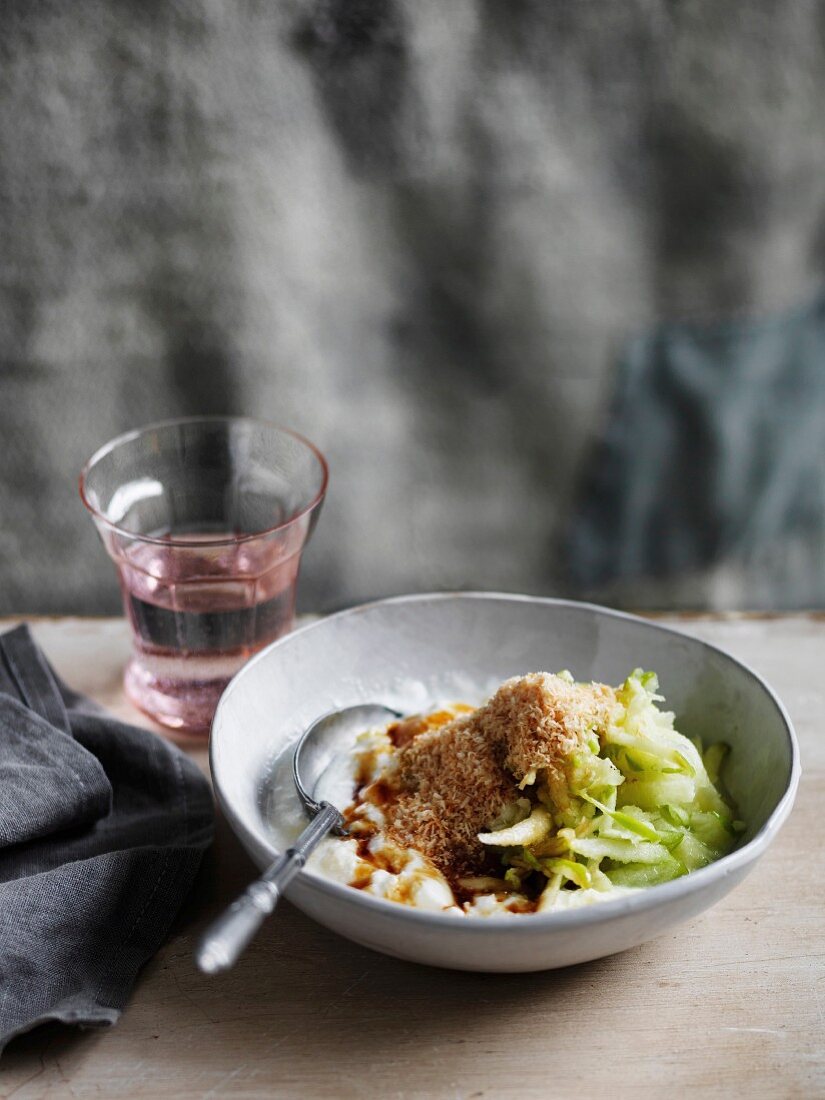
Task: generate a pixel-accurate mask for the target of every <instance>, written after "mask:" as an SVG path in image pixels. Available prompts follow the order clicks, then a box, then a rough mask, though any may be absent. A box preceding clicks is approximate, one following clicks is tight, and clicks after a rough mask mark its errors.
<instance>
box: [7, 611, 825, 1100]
mask: <svg viewBox="0 0 825 1100" xmlns="http://www.w3.org/2000/svg"><path fill="white" fill-rule="evenodd" d="M664 621H666V622H671V621H672V623H673V625H675V626H677V627H678V628H680V629H683V630H685V631H686V632H688V633H690V634H694V635H696V636H698V637H701V638H703V639H705V640H707V641H711V642H714V643H716V644H718V645H721V646H723V647H725V648H726V649H728V650H730V651H731V652H732V653H734V654H735V655H736V656H737V657H740V658H741V659H743V660H745V661H746V662H747V663H748V664H750V665H752V666H753V667H754V668H756V669H757V670H758V671H760V672H761V673H763V674H764V675H765V676H766V677H767V678H768V679H769V680H770V682H771V683H772V684H773V685H774V687H775V688H776V689H777V691H778V692H779V694H780V695H781V697H782V698H783V700H784V701H785V703H786V705H787V707H788V709H789V711H790V714H791V716H792V718H793V720H794V723H795V725H796V729H797V732H798V734H799V737H800V742H801V746H802V767H803V775H802V784H801V787H800V791H799V797H798V801H797V805H796V808H795V810H794V813H793V814H792V816H791V819H790V821H789V822H788V824H787V825H786V826H785V828H784V829H783V831H782V833H781V835H780V837H779V839H778V841H777V843H776V844H775V845H774V846H773V848H772V849H771V850H770V852H769V853H768V854H767V855H766V856H765V858H764V859H763V861H762V862H761V863H760V864H759V866H758V867H757V869H756V870H755V872H754V873H753V874H752V875H751V876H750V878H749V879H748V880H747V881H746V882H745V883H744V884H743V885H742V886H740V887H739V888H738V889H737V890H735V891H734V892H733V894H731V895H730V896H729V897H728V898H726V899H725V900H724V901H722V902H721V903H720V904H719V905H717V906H716V907H715V908H714V909H712V910H711V911H710V912H708V913H706V914H705V915H704V916H702V917H701V918H699V919H697V920H694V921H693V922H691V923H689V924H687V925H684V926H682V927H681V928H678V929H676V931H674V932H672V933H669V934H667V935H665V936H663V937H662V938H661V939H659V940H656V941H654V942H653V943H649V944H646V945H644V946H642V947H639V948H636V949H634V950H632V951H627V952H625V953H624V954H621V955H616V956H614V957H612V958H608V959H602V960H600V961H597V962H593V963H587V964H584V965H581V966H577V967H572V968H569V969H566V970H561V971H549V972H546V973H540V974H525V975H483V974H464V973H453V972H449V971H439V970H432V969H427V968H424V967H419V966H415V965H412V964H409V963H403V962H398V961H396V960H394V959H389V958H384V957H382V956H380V955H376V954H374V953H372V952H370V951H368V950H366V949H365V948H362V947H358V946H356V945H354V944H351V943H349V942H347V941H345V940H342V939H340V938H338V937H337V936H335V935H333V934H332V933H331V932H328V931H326V930H325V929H323V928H320V927H319V926H318V925H316V924H313V923H312V921H310V920H309V919H308V918H307V917H305V916H304V915H303V914H302V913H299V912H298V911H297V910H295V909H293V908H292V907H291V906H289V905H288V904H285V905H284V906H283V908H282V909H280V910H279V912H278V914H277V916H276V917H275V918H274V919H273V920H272V921H270V922H269V924H268V925H267V926H266V927H265V929H264V931H263V933H262V934H261V935H260V937H259V938H258V940H257V941H256V943H255V944H254V946H253V947H252V948H251V949H250V950H249V951H248V953H247V954H246V956H245V957H244V958H243V959H242V960H241V962H240V963H239V965H238V966H237V967H236V969H235V970H234V971H232V972H231V973H229V974H227V975H225V976H222V977H219V978H206V977H204V976H202V975H201V974H199V973H198V972H197V971H196V970H195V967H194V965H193V962H192V946H193V943H194V941H195V938H196V936H197V935H198V933H199V931H200V930H201V929H202V927H203V926H204V923H205V922H206V920H208V919H209V917H210V916H212V915H213V914H214V913H215V912H216V911H217V909H218V908H219V907H221V906H223V905H224V903H225V902H226V901H228V900H229V899H230V898H231V897H232V896H233V895H234V894H235V893H236V892H237V891H238V890H239V889H240V888H241V887H242V886H243V885H244V884H245V882H246V881H247V879H248V877H249V876H250V875H251V874H252V872H253V868H252V866H251V864H250V862H249V861H248V859H247V858H246V856H245V855H244V853H243V851H242V850H241V848H240V846H239V844H238V843H237V841H236V840H235V839H234V837H233V836H232V835H231V834H230V832H229V830H228V828H227V827H226V825H225V824H224V823H223V822H219V825H218V834H217V840H216V844H215V847H214V850H213V851H212V852H211V853H210V855H209V856H208V858H207V859H206V861H205V864H204V867H203V869H202V872H201V874H200V878H199V881H198V883H197V886H196V889H195V891H194V893H193V896H192V897H191V899H190V901H189V903H188V904H187V906H186V909H185V911H184V912H183V913H182V914H181V917H180V920H179V921H178V926H177V928H176V931H175V934H174V935H173V936H172V938H171V939H170V941H169V942H168V943H167V944H166V946H165V947H164V948H163V949H162V950H161V951H160V952H159V953H158V955H157V956H156V958H155V959H154V960H153V961H152V962H150V963H149V965H148V966H147V967H146V968H145V970H144V971H143V973H142V975H141V977H140V979H139V982H138V985H137V988H136V989H135V991H134V995H133V997H132V1000H131V1002H130V1004H129V1005H128V1007H127V1009H126V1012H125V1013H124V1015H123V1017H122V1019H121V1021H120V1023H119V1024H118V1025H117V1026H116V1027H114V1028H111V1029H107V1030H103V1031H85V1032H82V1031H78V1030H72V1029H70V1028H67V1027H63V1026H60V1025H47V1026H46V1027H44V1028H41V1029H39V1030H37V1031H35V1032H32V1033H30V1034H28V1035H25V1036H22V1037H21V1038H19V1039H17V1040H15V1041H14V1042H13V1043H12V1044H11V1045H10V1046H9V1047H8V1049H7V1052H6V1054H5V1056H4V1057H3V1059H2V1061H0V1096H3V1097H10V1096H14V1097H16V1098H19V1100H24V1098H31V1100H34V1098H37V1097H49V1098H52V1097H64V1096H73V1097H81V1098H82V1097H105V1098H109V1097H129V1098H131V1097H147V1098H149V1097H151V1098H152V1100H159V1098H165V1097H175V1098H176V1100H188V1098H206V1097H219V1096H242V1097H257V1096H285V1097H292V1096H295V1097H344V1098H346V1097H353V1098H354V1097H359V1098H361V1097H380V1098H385V1097H386V1098H388V1097H431V1096H432V1097H467V1098H470V1097H474V1098H481V1097H491V1098H492V1097H501V1096H512V1097H552V1096H559V1097H569V1096H580V1097H591V1096H592V1097H596V1096H600V1095H604V1096H609V1097H617V1098H622V1097H633V1098H634V1100H635V1098H641V1097H661V1096H665V1095H667V1096H674V1097H678V1096H682V1095H686V1094H687V1093H688V1092H689V1091H690V1092H691V1093H692V1094H693V1096H695V1097H696V1096H698V1097H705V1096H730V1097H748V1098H752V1097H763V1096H764V1097H785V1096H787V1097H813V1096H825V1043H824V1042H823V1039H825V1034H824V1032H823V1020H825V1015H824V1014H823V1007H824V1006H825V987H823V982H824V981H825V962H824V960H825V891H823V881H825V874H823V872H824V871H825V856H823V851H825V846H823V844H822V825H821V822H822V811H823V808H825V728H823V726H824V725H825V720H824V719H823V715H825V620H823V618H822V617H821V616H813V615H808V616H805V615H795V616H787V617H770V618H764V617H749V616H728V617H710V616H707V617H702V616H699V617H696V616H691V617H682V618H679V617H672V619H665V620H664ZM0 625H3V624H0ZM6 625H11V623H8V624H6ZM35 632H36V634H37V637H38V639H39V640H40V642H41V644H42V645H43V647H44V648H45V650H46V652H47V653H48V655H49V656H50V657H51V659H52V660H53V662H54V664H55V665H56V667H57V669H58V671H59V672H60V673H61V674H62V675H63V676H64V677H65V679H66V680H68V682H69V683H71V684H72V685H73V686H74V687H76V688H79V689H81V690H83V691H85V692H87V693H89V694H90V695H92V696H94V697H95V698H96V699H98V700H99V701H100V702H102V703H104V704H105V705H106V706H108V707H110V708H111V709H112V710H114V711H116V712H117V713H118V714H119V715H120V716H122V717H125V718H127V719H129V720H131V721H134V722H138V721H144V724H146V722H145V720H142V719H140V717H139V716H138V715H137V714H136V713H135V712H134V711H133V710H132V709H131V708H130V707H129V705H128V703H126V702H125V700H124V699H123V696H122V694H121V691H120V682H119V676H120V669H121V667H122V664H123V661H124V659H125V656H126V652H127V646H128V639H127V633H126V627H125V624H124V623H123V622H122V621H120V620H82V619H63V620H41V621H38V622H37V623H36V624H35ZM188 751H191V752H192V755H193V756H194V757H195V758H196V759H197V761H198V762H199V763H200V764H201V766H202V767H203V768H204V769H206V767H207V764H206V751H205V747H199V748H194V749H190V750H188Z"/></svg>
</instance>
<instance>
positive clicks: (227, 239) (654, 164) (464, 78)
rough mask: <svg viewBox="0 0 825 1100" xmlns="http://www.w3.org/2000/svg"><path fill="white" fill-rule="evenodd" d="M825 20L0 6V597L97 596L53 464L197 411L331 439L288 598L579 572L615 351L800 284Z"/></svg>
mask: <svg viewBox="0 0 825 1100" xmlns="http://www.w3.org/2000/svg"><path fill="white" fill-rule="evenodd" d="M824 26H825V7H823V5H822V4H821V3H814V2H808V0H794V3H792V4H788V3H787V2H784V0H776V2H767V0H750V2H740V0H728V2H726V3H719V2H718V0H701V2H687V0H686V2H683V3H678V4H676V3H671V2H664V0H627V2H623V3H615V0H591V2H588V3H573V2H561V0H506V2H505V0H498V2H496V0H450V2H449V3H444V2H443V0H321V2H319V0H311V2H306V3H299V2H297V0H281V2H279V3H277V4H272V3H264V2H257V3H253V2H245V3H229V2H220V0H204V2H194V0H189V2H177V3H173V2H140V3H127V2H125V0H120V2H117V0H114V2H113V0H107V2H96V0H74V2H73V3H71V4H65V3H49V2H37V3H31V2H30V0H5V2H4V3H3V5H2V6H1V7H0V337H2V339H1V340H0V363H1V364H2V365H1V366H0V370H2V376H1V377H2V381H1V382H0V386H2V389H1V390H0V447H2V464H1V465H0V520H1V521H2V522H0V578H2V583H0V611H2V612H11V611H50V612H66V611H80V610H82V611H86V612H95V611H111V610H114V609H115V608H116V607H117V593H116V588H115V584H114V577H113V575H112V573H111V571H110V569H109V567H108V564H107V562H106V559H105V557H104V555H103V551H102V550H101V549H100V548H99V547H98V545H97V542H96V536H95V534H94V531H93V528H92V525H91V523H90V522H89V521H88V519H87V517H86V516H85V514H84V512H83V509H82V507H81V505H80V502H79V500H78V497H77V494H76V474H77V471H78V469H79V467H80V465H81V464H82V462H83V460H84V459H85V458H86V457H87V456H88V454H89V453H91V451H92V450H94V449H95V448H96V447H97V446H98V445H99V444H100V443H102V442H103V441H105V440H106V439H107V438H109V437H110V436H112V435H114V434H116V433H118V432H120V431H122V430H124V429H126V428H128V427H132V426H135V425H137V424H140V423H143V422H147V421H151V420H154V419H160V418H165V417H169V416H172V415H178V414H183V413H196V412H245V413H253V414H258V415H261V416H265V417H268V418H271V419H274V420H276V421H279V422H282V423H285V424H289V425H292V426H294V427H296V428H298V429H299V430H301V431H303V432H304V433H306V434H307V435H309V436H310V437H311V438H312V439H313V440H315V441H316V442H317V443H318V444H319V445H320V446H321V447H322V448H323V449H324V450H325V451H326V453H327V455H328V457H329V460H330V464H331V468H332V481H331V488H330V495H329V498H328V502H327V505H326V509H325V513H324V514H323V515H322V517H321V522H320V524H319V527H318V530H317V533H316V537H315V540H314V544H313V546H312V547H311V549H310V552H309V554H308V556H307V560H306V568H305V573H304V582H303V589H302V595H303V605H304V608H305V609H316V608H325V607H334V606H340V605H343V604H345V603H349V602H353V601H355V600H358V599H361V598H365V597H371V596H377V595H381V594H389V593H395V592H401V591H411V590H416V589H428V588H433V587H449V586H465V587H466V586H479V587H489V588H502V589H508V590H527V591H532V592H540V593H557V592H560V591H570V590H571V589H570V583H569V582H568V581H567V580H566V579H565V578H566V577H567V575H568V571H567V566H566V564H565V562H564V560H563V556H562V554H561V553H560V549H559V548H560V545H561V543H562V540H563V536H564V533H565V531H566V529H567V527H568V525H569V522H570V519H571V516H572V515H573V513H574V511H575V507H576V502H577V500H578V499H579V497H578V488H577V487H578V486H579V485H580V483H581V478H582V476H583V473H584V470H585V468H586V465H587V463H588V461H589V456H590V454H591V450H592V448H593V445H594V443H595V440H596V439H597V437H598V436H599V434H600V433H601V432H602V430H603V427H604V424H605V418H606V409H607V407H608V405H607V403H608V398H609V396H610V393H611V388H612V385H613V370H614V367H615V363H616V361H617V358H618V357H619V354H620V350H621V348H622V347H623V345H624V343H625V341H626V340H627V339H628V338H629V337H631V336H634V335H636V334H638V333H640V332H643V331H644V330H646V329H648V328H649V327H651V326H654V325H657V324H658V323H660V322H664V321H671V320H682V319H698V320H711V319H715V318H728V317H741V316H757V317H758V316H761V315H763V314H764V313H765V312H768V311H774V310H782V309H785V308H786V307H788V306H793V305H795V304H797V303H799V302H802V301H805V300H807V299H808V298H810V297H811V296H812V295H813V294H814V292H815V290H816V288H817V287H818V286H819V285H820V283H821V280H822V251H823V250H822V242H823V236H822V214H823V209H824V208H825V203H824V201H823V200H825V172H823V171H822V166H823V154H825V127H823V122H822V104H823V102H825V56H824V55H823V33H825V32H824V31H823V27H824ZM743 430H744V431H745V432H747V425H745V427H744V429H743ZM812 446H816V447H819V448H820V449H821V447H822V441H821V440H818V441H815V443H812ZM727 461H728V458H727V457H726V455H725V453H723V451H720V453H718V454H717V453H715V452H714V455H713V456H712V462H715V463H716V464H717V466H718V465H720V464H721V465H724V463H725V462H727ZM656 473H657V472H656V471H655V470H654V471H650V476H651V477H655V476H656ZM758 489H759V485H758V484H757V487H756V491H758ZM789 537H793V538H796V539H797V541H799V539H798V537H797V535H796V534H794V532H791V533H790V536H789ZM802 541H803V542H804V538H803V539H802ZM809 549H810V546H809ZM775 556H776V557H777V563H774V565H773V566H772V569H773V572H772V573H771V574H770V578H769V579H770V583H767V582H766V580H765V578H766V576H767V574H766V573H765V572H764V568H763V566H764V562H763V564H762V566H760V565H759V563H758V562H757V564H756V565H754V564H753V563H751V564H750V565H748V563H747V562H746V561H745V560H744V559H742V560H740V559H738V558H736V556H733V557H731V556H728V557H727V558H726V557H724V556H722V557H721V558H720V557H719V556H718V555H717V556H716V558H715V559H714V558H713V556H711V558H710V559H709V560H707V561H705V562H700V563H698V564H697V563H693V565H692V566H691V567H690V568H689V569H687V570H683V571H682V572H680V573H678V574H675V573H673V572H671V573H670V574H665V575H661V576H659V577H657V578H648V577H644V576H641V577H640V576H636V577H633V576H627V577H624V578H623V577H618V578H616V580H615V583H613V584H612V586H611V587H610V588H609V590H608V589H606V590H605V592H606V594H607V596H608V597H609V598H611V599H614V600H616V601H620V602H625V603H627V602H630V603H637V604H641V603H653V604H659V605H666V604H668V603H688V604H689V603H702V602H707V603H711V604H717V605H718V604H724V603H745V604H748V603H754V602H761V603H770V602H776V603H782V601H783V592H784V591H785V589H784V588H783V584H784V581H783V576H785V574H787V572H788V570H789V569H790V568H791V565H789V564H788V561H789V560H790V559H787V558H786V556H784V555H783V553H779V554H778V555H775ZM794 560H796V559H794ZM805 560H806V561H807V562H808V564H807V565H806V566H805V568H806V569H808V571H809V572H808V573H806V574H805V576H806V577H808V576H810V578H811V579H810V584H808V582H807V581H806V582H805V583H804V584H802V587H801V594H800V593H797V597H795V598H798V599H799V600H800V601H801V602H805V601H806V598H807V597H806V592H807V593H808V595H809V597H810V600H811V601H813V600H815V599H818V598H819V596H820V595H821V594H822V587H821V575H822V565H821V563H819V559H818V558H817V557H816V554H814V555H813V556H811V554H810V553H809V554H808V558H806V559H805ZM793 568H794V569H796V568H797V566H796V565H794V566H793ZM759 569H762V572H758V570H759ZM754 570H757V573H758V575H757V574H755V573H754ZM783 571H784V573H783ZM817 578H818V579H817ZM785 580H787V577H785ZM755 585H756V586H757V587H756V588H755V587H754V586H755ZM817 585H820V587H819V588H817ZM798 587H799V586H797V588H798ZM585 590H587V585H586V584H582V583H581V582H580V583H579V585H578V588H577V589H576V591H585ZM757 590H758V595H757V598H756V599H755V598H754V592H756V591H757ZM592 594H596V595H599V594H600V593H599V592H596V591H594V592H593V593H592Z"/></svg>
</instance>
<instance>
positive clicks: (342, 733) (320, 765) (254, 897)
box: [195, 703, 400, 974]
mask: <svg viewBox="0 0 825 1100" xmlns="http://www.w3.org/2000/svg"><path fill="white" fill-rule="evenodd" d="M391 718H400V715H399V713H398V711H395V710H390V708H389V707H382V706H379V705H377V704H372V703H367V704H363V705H361V706H355V707H346V708H344V710H334V711H331V712H330V713H329V714H325V715H324V716H323V717H322V718H318V719H316V721H314V722H313V723H312V725H311V726H309V727H308V729H307V730H306V731H305V732H304V734H303V736H302V737H301V739H300V741H299V742H298V744H297V745H296V746H295V754H294V756H293V758H292V778H293V779H294V780H295V787H296V789H297V791H298V795H299V797H300V799H301V801H302V802H303V804H304V806H305V807H306V808H307V810H308V811H309V813H310V815H311V816H312V820H311V821H310V823H309V825H307V827H306V828H305V829H304V831H303V832H302V833H301V835H300V836H299V837H298V839H297V840H296V842H295V844H294V845H293V846H292V847H291V848H288V849H287V851H285V852H284V854H283V855H282V856H279V857H278V859H276V860H275V862H274V863H273V864H272V866H271V867H269V868H268V870H267V871H265V872H264V874H263V875H261V877H260V878H259V879H257V880H256V881H255V882H253V883H252V885H251V886H248V887H247V889H246V890H245V891H244V892H243V894H241V896H240V897H239V898H238V900H237V901H234V902H233V903H232V904H231V905H230V906H229V908H228V909H226V910H225V911H224V912H223V913H222V914H221V915H220V916H219V917H218V918H217V919H216V920H215V921H213V923H212V924H210V926H209V927H208V928H207V930H206V932H205V933H204V935H203V938H202V939H201V941H200V943H199V944H198V947H197V949H196V951H195V960H196V962H197V964H198V967H199V968H200V969H201V970H202V971H203V972H204V973H205V974H217V973H219V972H220V971H222V970H228V969H229V967H230V966H233V965H234V964H235V963H236V962H237V960H238V958H239V957H240V955H241V953H242V952H243V951H244V949H245V948H246V947H247V946H248V944H249V943H250V941H251V940H252V937H253V936H254V935H255V933H256V932H257V931H258V929H259V928H260V927H261V925H262V924H263V922H264V920H265V919H266V917H268V916H269V915H270V913H272V911H273V910H274V908H275V906H276V905H277V904H278V899H279V898H280V896H281V894H282V893H283V891H284V890H285V889H286V887H287V886H288V884H289V883H290V882H291V881H292V879H293V878H295V876H296V875H297V874H298V872H299V871H300V870H301V868H302V867H303V866H304V864H305V863H306V861H307V859H308V858H309V856H310V854H311V853H312V852H313V851H314V850H315V848H316V847H317V846H318V844H320V842H321V841H322V840H323V839H324V837H325V836H326V835H327V833H329V832H333V831H334V832H337V833H340V834H344V833H345V832H346V830H345V829H344V827H343V825H344V819H343V817H342V815H341V811H340V810H339V809H338V808H337V807H336V806H333V805H332V803H331V802H318V801H316V799H315V798H314V795H315V792H316V789H317V787H318V783H319V780H320V779H321V777H322V776H323V774H324V772H326V770H327V769H328V768H329V766H330V764H331V763H332V761H333V759H334V757H335V756H336V755H338V754H339V753H341V752H342V751H347V750H349V749H351V748H352V743H353V741H354V740H355V738H356V736H357V735H358V734H359V733H363V732H364V730H367V729H370V728H371V727H373V726H379V725H385V724H386V723H387V722H389V720H390V719H391Z"/></svg>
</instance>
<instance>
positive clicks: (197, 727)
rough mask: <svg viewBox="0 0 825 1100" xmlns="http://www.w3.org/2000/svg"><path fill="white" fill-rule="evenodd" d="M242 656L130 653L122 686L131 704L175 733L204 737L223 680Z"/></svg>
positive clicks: (189, 736) (184, 735)
mask: <svg viewBox="0 0 825 1100" xmlns="http://www.w3.org/2000/svg"><path fill="white" fill-rule="evenodd" d="M245 660H246V657H236V658H232V659H227V658H225V657H224V658H217V659H199V660H193V659H192V658H185V659H184V658H180V657H149V656H147V655H145V654H140V655H138V656H134V657H132V659H131V660H130V661H129V663H128V664H127V666H126V670H125V672H124V674H123V687H124V690H125V692H126V695H127V696H128V697H129V699H130V700H131V701H132V702H133V703H134V705H135V706H136V707H137V708H138V709H139V710H142V711H143V713H144V714H147V715H148V716H149V717H150V718H151V719H153V720H154V721H155V722H158V723H160V725H162V726H166V728H167V729H169V730H172V731H173V732H174V733H175V735H176V736H178V737H186V738H197V739H200V740H204V739H205V738H207V737H208V736H209V729H210V727H211V725H212V718H213V716H214V714H215V709H216V708H217V705H218V700H219V699H220V697H221V695H223V692H224V690H225V689H226V686H227V684H228V683H229V681H230V680H231V679H232V677H233V676H234V675H235V673H236V672H237V671H238V669H239V668H240V667H241V665H242V664H243V663H244V661H245Z"/></svg>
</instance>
